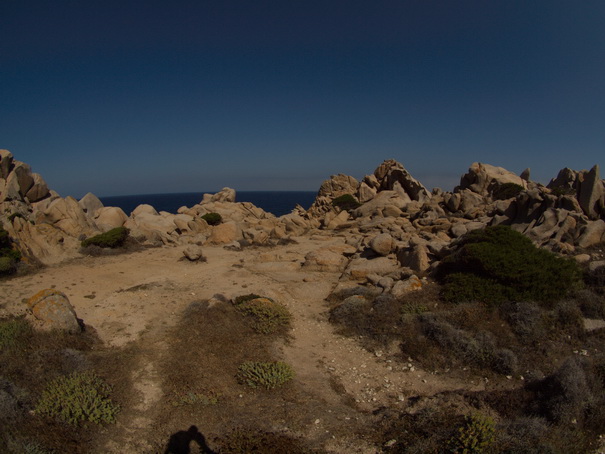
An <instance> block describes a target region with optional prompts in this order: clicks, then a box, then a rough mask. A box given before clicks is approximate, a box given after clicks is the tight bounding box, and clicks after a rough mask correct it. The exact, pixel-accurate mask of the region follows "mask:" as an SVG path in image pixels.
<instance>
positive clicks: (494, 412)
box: [0, 264, 605, 454]
mask: <svg viewBox="0 0 605 454" xmlns="http://www.w3.org/2000/svg"><path fill="white" fill-rule="evenodd" d="M565 266H568V265H567V264H566V265H565ZM604 273H605V271H604V268H598V269H596V270H594V271H592V272H589V271H588V270H583V275H582V280H583V285H582V286H578V285H573V286H572V287H573V288H572V289H571V290H570V292H569V293H567V294H566V293H565V292H560V294H561V295H563V297H562V298H560V299H558V300H556V299H554V298H551V299H549V300H548V301H544V300H541V301H538V302H534V301H531V300H525V299H517V300H514V299H506V300H505V301H503V300H499V299H498V300H497V302H496V303H494V302H487V301H476V300H475V301H473V300H469V301H464V302H456V301H452V299H451V298H444V297H443V290H444V287H443V286H442V284H440V283H439V282H437V281H429V283H428V284H426V285H424V287H423V288H422V289H421V290H418V291H415V292H412V293H409V294H407V296H405V297H403V298H401V299H396V298H394V297H392V296H389V295H380V294H378V292H376V291H375V289H373V288H371V287H366V286H357V287H354V288H351V289H347V290H341V291H339V292H336V293H333V294H332V295H331V296H330V297H329V298H328V299H327V301H326V302H324V303H323V304H325V309H326V311H327V314H328V315H327V317H329V320H330V322H331V323H332V324H333V325H334V327H335V329H336V331H337V333H336V335H335V337H334V339H336V338H337V337H338V336H348V337H351V338H354V339H355V340H356V342H359V344H360V345H362V346H363V347H364V348H365V349H367V350H368V351H370V352H377V351H390V352H391V354H390V356H389V361H393V363H392V364H394V365H395V367H397V368H400V369H401V368H402V367H406V366H405V364H407V363H408V362H412V363H413V364H414V365H415V367H418V368H422V369H423V370H425V371H429V373H431V374H433V376H435V377H447V378H448V379H455V380H457V381H458V382H459V383H461V384H462V385H461V386H460V389H459V390H450V391H444V392H439V393H437V394H435V395H410V396H406V402H405V405H395V404H393V405H391V406H380V407H377V408H375V409H374V411H373V412H369V411H366V410H363V409H362V407H361V406H360V405H359V404H357V403H356V402H355V400H354V399H352V398H351V396H348V395H347V390H346V389H345V388H344V387H343V386H342V384H340V382H339V381H338V380H336V379H335V380H334V381H333V382H332V383H330V386H332V388H334V389H335V390H337V391H338V392H339V393H340V394H342V397H343V402H345V404H343V405H346V406H347V407H348V408H349V409H351V411H353V412H355V413H356V414H357V415H358V418H357V419H355V420H350V421H349V420H348V419H347V421H346V422H345V423H343V421H342V420H337V416H336V415H335V414H332V415H331V414H330V413H329V412H328V410H329V409H328V408H327V407H326V406H325V402H321V401H318V400H317V399H313V398H311V397H310V392H309V390H308V389H306V388H305V386H303V383H302V381H301V380H299V378H298V377H297V376H296V375H295V374H292V373H291V369H289V368H290V366H291V365H289V364H286V363H283V362H280V361H281V360H282V359H283V356H282V354H281V350H282V348H283V347H284V346H285V345H287V344H288V343H289V342H290V341H291V336H292V335H293V334H292V332H291V327H292V321H293V319H294V316H293V315H292V314H291V313H290V312H288V309H287V308H286V307H285V306H284V305H282V304H280V303H279V302H277V301H274V300H272V299H270V298H263V297H259V296H258V295H253V294H245V293H244V292H242V294H241V298H235V299H234V300H233V301H230V300H227V299H226V298H220V297H217V298H213V299H211V300H205V299H204V300H197V301H194V302H192V303H191V304H190V305H189V307H188V308H187V310H186V311H185V312H184V313H182V316H181V317H180V319H179V321H178V323H176V324H174V325H173V326H168V325H166V326H159V327H155V328H154V329H155V331H154V330H149V331H148V332H146V333H144V334H143V335H142V336H141V337H140V339H138V340H137V341H134V342H131V343H129V344H127V345H126V346H124V347H119V348H118V347H113V348H110V347H107V346H105V345H102V344H101V343H100V342H99V340H98V339H97V337H96V335H95V332H94V329H93V328H92V327H88V328H87V330H85V332H84V333H82V334H79V335H69V334H60V333H56V332H55V333H43V332H38V331H34V330H33V329H32V328H31V327H30V325H29V324H28V322H27V321H25V320H24V319H21V318H11V319H4V320H0V371H1V372H0V440H1V441H0V448H1V450H2V452H8V453H38V454H44V453H46V454H49V453H88V452H102V447H103V446H106V445H107V443H108V442H109V441H111V440H110V438H111V437H112V436H116V434H120V433H121V432H120V431H122V432H124V431H126V430H127V429H126V428H125V427H124V424H123V423H121V421H128V420H132V419H135V418H136V416H137V414H138V413H137V411H136V409H134V402H135V400H136V399H135V397H136V396H137V393H139V392H140V389H139V388H137V384H136V383H135V381H134V376H133V373H132V372H133V370H134V371H136V370H138V369H145V367H146V365H149V364H153V365H154V366H153V367H154V373H155V374H156V375H157V376H158V377H160V381H159V385H160V388H161V394H162V396H163V397H162V398H160V399H158V400H157V401H154V402H153V403H152V404H151V405H150V407H149V408H148V409H146V417H147V418H148V420H149V421H151V423H150V426H149V427H147V428H146V429H147V431H146V434H147V435H146V439H145V440H141V442H142V444H141V446H144V448H141V450H139V451H136V452H147V453H168V452H172V453H175V454H178V453H182V452H188V451H186V450H185V446H189V445H190V446H191V449H193V451H191V452H220V453H248V452H258V453H294V454H296V453H311V452H312V453H320V452H345V451H338V450H336V451H329V450H326V439H327V437H328V435H326V434H322V436H321V437H320V436H316V435H313V436H311V435H309V434H310V432H309V428H310V427H314V425H315V421H314V420H313V419H314V415H317V414H321V415H322V419H324V418H325V419H326V420H328V421H329V420H330V418H333V423H334V426H338V427H339V428H340V429H339V430H340V433H339V432H333V433H330V437H331V436H332V435H334V436H342V437H350V438H351V439H355V440H365V441H367V443H368V444H370V445H372V446H375V447H376V450H379V451H382V452H389V453H440V452H469V453H561V454H563V453H587V452H592V451H594V450H595V449H596V442H597V440H598V436H599V435H601V431H602V430H603V427H605V410H604V409H605V354H604V353H603V345H604V342H605V330H603V329H600V330H595V331H587V330H585V329H584V325H583V322H584V318H600V319H602V318H603V317H604V316H605V291H604V285H605V279H604V277H603V276H604V275H605V274H604ZM580 287H583V288H580ZM151 339H153V341H154V342H157V343H160V344H161V348H153V349H152V348H150V347H149V341H150V340H151ZM158 352H160V353H158ZM277 365H278V366H277ZM250 371H252V372H250ZM248 373H250V374H251V375H247V374H248ZM74 374H76V375H74ZM77 374H82V375H77ZM61 377H94V378H93V379H90V380H89V379H85V380H81V381H82V383H85V384H86V386H87V387H86V388H83V390H82V389H78V390H77V393H78V392H81V393H84V394H86V399H84V400H86V401H87V402H88V404H89V407H90V406H92V407H90V408H92V409H91V410H90V412H89V413H90V414H91V415H92V416H91V417H88V416H86V417H84V416H82V415H83V414H81V413H79V410H76V414H77V415H78V416H77V417H71V418H64V417H62V416H61V414H60V413H61V412H60V410H59V411H58V412H55V413H53V411H51V410H47V409H48V408H59V407H61V405H59V406H58V407H57V405H58V404H57V400H60V399H62V398H63V397H61V393H64V394H66V395H67V394H70V393H72V391H69V392H67V391H65V390H63V388H60V387H59V388H57V386H58V385H57V383H60V380H61ZM251 377H252V378H251ZM259 377H260V378H259ZM257 379H258V380H260V381H259V382H254V380H257ZM57 380H59V381H57ZM74 381H76V382H78V380H75V379H74ZM471 381H482V382H483V383H484V387H483V389H481V390H472V391H471V390H469V388H465V387H464V386H463V384H464V383H469V382H471ZM253 382H254V383H255V385H254V386H250V385H251V384H253ZM53 383H54V385H53ZM78 383H79V382H78ZM89 385H95V386H96V385H98V386H99V387H100V388H98V390H96V391H95V389H94V386H92V387H91V386H89ZM49 386H51V387H52V386H54V388H53V389H54V391H53V392H54V394H52V395H49V394H48V389H49ZM99 390H100V391H99ZM77 393H76V394H77ZM51 398H52V399H54V401H52V402H50V403H49V402H47V401H46V402H45V401H44V399H47V400H48V399H51ZM108 399H109V400H108ZM90 408H89V409H90ZM118 411H119V413H118ZM87 414H88V413H87ZM116 416H117V421H118V422H117V425H116V426H115V427H116V428H115V430H113V431H108V429H107V427H108V426H107V424H112V421H113V418H114V417H116ZM322 423H323V421H322ZM198 428H200V429H198ZM187 449H188V448H187ZM133 452H135V451H133ZM347 452H367V451H363V450H362V449H361V448H360V449H359V450H356V449H355V447H351V448H349V449H348V450H347Z"/></svg>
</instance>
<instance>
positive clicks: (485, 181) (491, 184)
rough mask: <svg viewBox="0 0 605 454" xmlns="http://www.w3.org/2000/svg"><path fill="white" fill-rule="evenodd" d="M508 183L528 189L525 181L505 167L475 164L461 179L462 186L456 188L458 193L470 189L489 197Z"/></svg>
mask: <svg viewBox="0 0 605 454" xmlns="http://www.w3.org/2000/svg"><path fill="white" fill-rule="evenodd" d="M507 183H513V184H518V185H519V186H522V187H524V188H526V187H527V182H526V181H525V180H523V179H522V178H521V177H519V176H517V175H515V174H514V173H512V172H510V171H508V170H506V169H504V168H503V167H496V166H492V165H490V164H483V163H480V162H474V163H473V164H472V165H471V166H470V168H469V169H468V172H467V173H466V174H465V175H463V176H462V178H461V179H460V186H458V187H457V188H456V191H458V190H460V189H467V188H468V189H470V190H471V191H473V192H475V193H477V194H481V195H489V194H491V193H493V191H494V190H495V189H497V188H498V187H500V186H502V185H503V184H507Z"/></svg>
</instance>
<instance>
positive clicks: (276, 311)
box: [236, 297, 292, 334]
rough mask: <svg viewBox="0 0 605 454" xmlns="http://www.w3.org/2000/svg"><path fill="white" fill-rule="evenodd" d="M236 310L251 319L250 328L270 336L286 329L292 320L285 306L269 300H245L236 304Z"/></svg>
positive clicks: (261, 298) (260, 298)
mask: <svg viewBox="0 0 605 454" xmlns="http://www.w3.org/2000/svg"><path fill="white" fill-rule="evenodd" d="M236 308H237V310H238V311H239V312H241V313H242V314H244V315H246V316H248V317H250V318H251V319H252V328H253V329H254V331H256V332H257V333H261V334H272V333H274V332H276V331H279V330H280V329H284V328H286V327H287V326H288V325H289V324H290V319H291V318H292V316H291V314H290V312H289V311H288V309H287V308H286V307H285V306H283V305H281V304H279V303H276V302H275V301H273V300H271V299H269V298H263V297H258V298H253V299H247V300H245V301H243V302H241V303H239V304H237V305H236Z"/></svg>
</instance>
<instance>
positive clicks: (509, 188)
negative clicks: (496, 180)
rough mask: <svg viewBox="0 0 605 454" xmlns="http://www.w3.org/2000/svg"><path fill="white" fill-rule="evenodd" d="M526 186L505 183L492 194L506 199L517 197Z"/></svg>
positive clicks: (499, 198) (497, 198) (500, 198)
mask: <svg viewBox="0 0 605 454" xmlns="http://www.w3.org/2000/svg"><path fill="white" fill-rule="evenodd" d="M524 190H525V188H524V187H523V186H521V185H520V184H517V183H504V184H501V185H500V186H498V187H497V188H496V189H494V192H493V193H492V195H493V196H494V199H496V200H506V199H512V198H513V197H517V195H518V194H519V193H520V192H521V191H524Z"/></svg>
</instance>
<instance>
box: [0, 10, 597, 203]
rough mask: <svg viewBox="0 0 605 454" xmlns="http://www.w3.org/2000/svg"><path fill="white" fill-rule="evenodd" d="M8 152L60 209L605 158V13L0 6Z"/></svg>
mask: <svg viewBox="0 0 605 454" xmlns="http://www.w3.org/2000/svg"><path fill="white" fill-rule="evenodd" d="M0 148H6V149H9V150H11V151H12V152H13V154H14V155H15V157H16V158H17V159H19V160H21V161H25V162H27V163H29V164H31V165H32V167H33V169H34V171H36V172H39V173H41V174H42V175H43V176H44V177H45V179H46V180H47V182H48V183H49V186H51V187H52V188H53V189H55V190H57V191H59V193H61V195H64V196H65V195H74V196H76V197H80V196H82V195H84V194H85V193H86V192H88V191H92V192H94V193H95V194H97V195H101V196H106V195H118V194H140V193H160V192H188V191H213V190H218V189H220V188H222V187H223V186H231V187H234V188H236V189H239V190H316V189H318V187H319V185H320V184H321V182H322V181H323V180H324V179H326V178H327V177H328V176H329V175H330V174H334V173H346V174H350V175H353V176H355V177H357V178H361V177H362V176H363V175H364V174H367V173H371V172H372V171H373V170H374V168H375V167H376V166H377V165H379V164H380V162H382V160H384V159H389V158H394V159H397V160H399V161H400V162H402V163H403V164H404V166H405V167H406V168H407V169H408V170H409V171H410V172H411V173H412V174H413V175H414V176H415V177H416V178H418V179H420V180H421V181H422V182H423V183H424V184H425V185H427V186H429V187H433V186H440V187H442V188H444V189H448V190H451V189H452V188H453V186H454V185H455V184H456V183H457V182H458V181H459V177H460V176H461V175H462V174H463V173H465V171H466V170H467V169H468V166H469V165H470V164H471V163H472V162H474V161H480V162H486V163H489V164H494V165H499V166H503V167H506V168H507V169H509V170H511V171H514V172H521V171H522V170H523V169H524V168H526V167H531V169H532V177H533V179H535V180H538V181H542V182H547V181H548V180H549V179H550V178H551V177H553V176H555V175H556V173H557V171H558V170H559V169H560V168H562V167H572V168H575V169H582V168H590V167H591V166H592V165H593V164H596V163H599V164H603V156H605V153H604V151H605V2H603V1H602V0H582V1H581V2H578V1H558V0H531V1H528V0H522V1H515V0H502V1H499V0H489V1H485V0H476V1H475V0H469V1H465V0H459V1H451V0H441V1H432V0H414V1H411V0H398V1H396V0H392V1H380V0H373V1H369V0H368V1H363V2H362V1H355V0H347V1H340V0H339V1H330V0H324V1H314V0H305V1H290V2H287V1H283V0H281V1H260V0H259V1H255V2H251V1H249V0H245V1H229V0H211V1H206V0H196V1H193V0H192V1H178V0H174V1H167V0H166V1H156V0H140V1H129V0H119V1H114V0H103V1H96V0H86V1H82V0H73V1H67V0H56V1H52V2H50V1H47V0H44V1H42V0H38V1H29V0H0Z"/></svg>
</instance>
